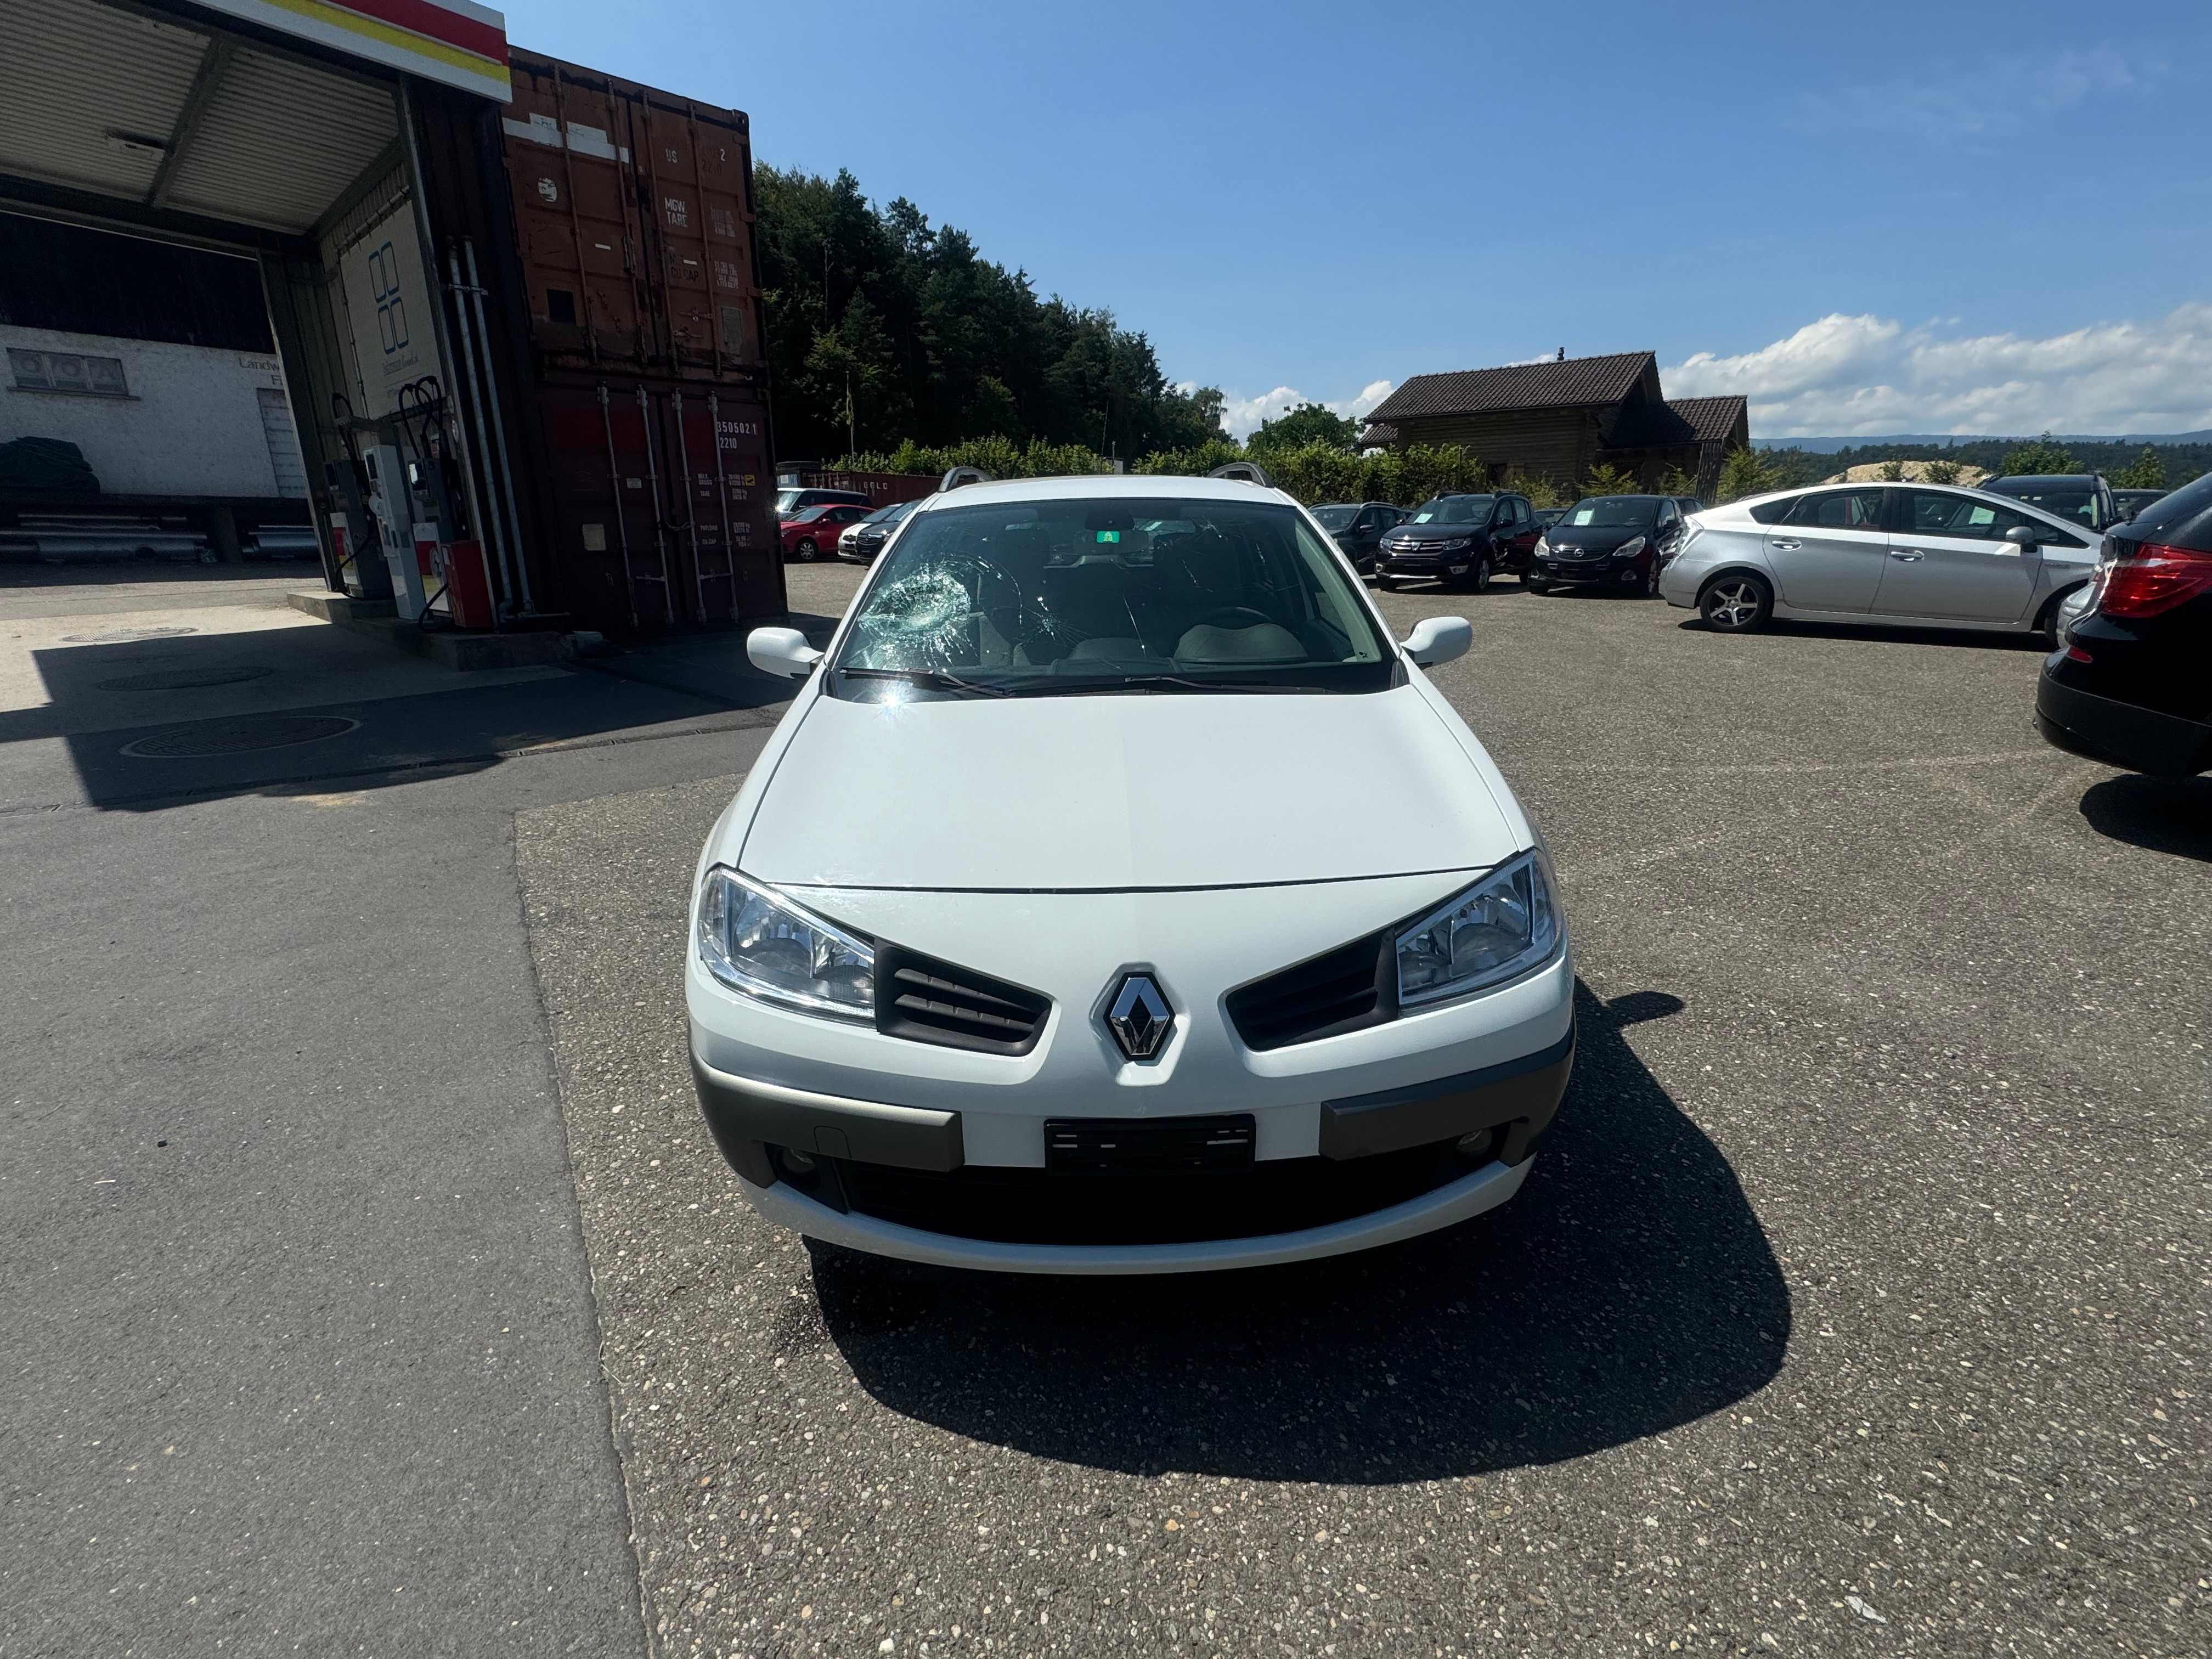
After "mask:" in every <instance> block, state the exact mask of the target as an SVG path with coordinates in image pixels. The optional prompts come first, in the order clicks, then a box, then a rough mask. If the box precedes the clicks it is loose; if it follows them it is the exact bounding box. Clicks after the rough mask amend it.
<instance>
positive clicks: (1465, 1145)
mask: <svg viewBox="0 0 2212 1659" xmlns="http://www.w3.org/2000/svg"><path fill="white" fill-rule="evenodd" d="M1498 1139H1499V1137H1498V1131H1497V1130H1495V1129H1477V1130H1476V1131H1475V1132H1474V1133H1473V1134H1468V1135H1462V1136H1461V1137H1460V1138H1459V1141H1458V1144H1457V1145H1456V1146H1454V1148H1453V1149H1452V1150H1453V1151H1455V1152H1457V1153H1458V1154H1459V1155H1460V1156H1461V1157H1462V1158H1465V1159H1466V1160H1467V1161H1468V1163H1469V1164H1487V1163H1489V1162H1490V1160H1491V1159H1492V1158H1496V1157H1497V1156H1498Z"/></svg>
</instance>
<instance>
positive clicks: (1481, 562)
mask: <svg viewBox="0 0 2212 1659" xmlns="http://www.w3.org/2000/svg"><path fill="white" fill-rule="evenodd" d="M1536 534H1537V532H1536V511H1535V509H1534V507H1530V506H1529V505H1528V497H1527V496H1525V495H1510V494H1504V495H1438V496H1437V497H1436V498H1435V499H1434V500H1433V501H1424V502H1422V503H1421V504H1420V506H1419V507H1415V508H1414V509H1413V517H1411V518H1410V519H1408V520H1406V522H1405V523H1403V524H1401V525H1400V526H1398V527H1397V528H1396V529H1395V530H1393V531H1391V532H1389V534H1388V535H1386V536H1384V537H1383V550H1382V556H1381V558H1380V559H1379V560H1378V561H1377V562H1376V567H1375V568H1376V586H1378V587H1380V588H1382V589H1383V591H1384V592H1389V590H1391V589H1392V588H1395V586H1397V585H1398V584H1399V582H1401V581H1402V580H1406V579H1407V578H1408V577H1413V578H1419V577H1426V578H1428V579H1429V580H1432V581H1438V582H1442V583H1443V585H1444V586H1447V587H1455V586H1462V585H1464V586H1468V587H1471V588H1473V589H1474V591H1475V592H1478V593H1480V592H1482V591H1483V589H1485V588H1486V587H1488V586H1490V579H1491V578H1492V576H1494V575H1496V574H1498V572H1500V571H1511V572H1514V573H1516V574H1518V573H1520V572H1522V571H1525V570H1527V569H1528V555H1529V553H1530V551H1531V550H1533V549H1534V547H1535V545H1536Z"/></svg>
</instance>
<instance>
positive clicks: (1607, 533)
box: [1544, 525, 1658, 553]
mask: <svg viewBox="0 0 2212 1659" xmlns="http://www.w3.org/2000/svg"><path fill="white" fill-rule="evenodd" d="M1656 534H1658V532H1656V530H1654V529H1652V528H1651V527H1650V526H1649V525H1605V526H1599V525H1582V526H1577V527H1575V528H1573V529H1569V528H1567V527H1566V526H1553V528H1551V529H1549V530H1547V531H1546V532H1544V539H1545V540H1546V541H1547V542H1549V543H1551V544H1552V545H1553V547H1574V548H1580V549H1582V550H1583V551H1585V552H1590V553H1610V552H1612V551H1613V549H1614V548H1616V547H1619V546H1620V544H1622V543H1623V542H1629V541H1633V540H1635V539H1636V538H1637V537H1638V536H1641V537H1643V538H1644V539H1645V540H1646V541H1649V540H1650V538H1652V537H1654V536H1656Z"/></svg>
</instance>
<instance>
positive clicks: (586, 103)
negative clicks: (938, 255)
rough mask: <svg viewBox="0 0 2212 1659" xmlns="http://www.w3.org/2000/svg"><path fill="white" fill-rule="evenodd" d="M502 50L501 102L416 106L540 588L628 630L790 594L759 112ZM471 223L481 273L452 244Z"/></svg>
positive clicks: (464, 240) (466, 246) (727, 613)
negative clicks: (479, 308) (505, 91)
mask: <svg viewBox="0 0 2212 1659" xmlns="http://www.w3.org/2000/svg"><path fill="white" fill-rule="evenodd" d="M508 61H509V69H510V71H511V75H512V78H513V92H514V95H513V101H512V102H511V103H510V104H508V105H507V106H506V107H505V108H504V109H500V110H496V111H493V112H483V113H478V112H465V111H463V110H462V109H461V108H460V107H459V106H458V105H452V104H447V105H442V106H441V105H440V104H439V103H437V102H436V101H435V100H424V102H423V103H422V104H421V105H420V106H418V109H419V111H420V115H419V119H420V120H421V122H422V131H421V135H420V154H421V155H422V161H423V166H424V179H425V186H426V189H427V191H428V202H429V210H430V211H429V216H430V219H431V222H432V223H433V225H434V227H435V228H437V231H438V235H437V240H438V241H439V242H440V244H441V253H440V256H439V257H440V258H441V275H448V276H451V273H452V272H453V271H454V270H460V272H461V275H459V276H452V281H453V285H454V288H455V289H456V297H458V293H459V291H462V290H463V288H464V278H465V279H466V291H468V292H470V293H472V294H474V293H478V292H480V294H481V297H482V299H483V301H484V302H485V304H486V305H487V306H488V307H489V313H490V314H489V316H488V317H487V319H485V321H484V323H483V334H484V339H483V350H484V353H485V356H486V358H487V360H488V370H487V378H488V380H489V381H491V382H492V383H493V384H494V385H495V386H496V387H497V391H498V395H499V401H500V402H501V404H502V406H503V407H504V408H505V409H506V410H507V411H508V413H507V428H508V429H507V440H506V445H505V451H506V453H507V454H508V455H509V456H510V457H511V458H512V459H513V483H514V494H515V505H514V509H513V516H514V518H515V519H516V520H518V524H517V528H516V538H517V539H518V541H519V542H520V544H521V545H522V551H523V556H524V557H525V560H526V564H527V567H528V568H529V570H530V571H531V572H532V574H533V576H534V577H535V578H536V580H535V581H534V583H533V587H534V589H535V594H534V597H535V599H536V601H537V606H538V610H539V611H541V612H543V613H545V615H546V619H547V623H548V625H560V626H566V627H569V628H580V629H599V630H601V631H605V632H609V633H616V634H638V633H655V632H663V631H667V630H669V629H684V628H697V627H726V626H729V625H731V624H732V623H736V622H738V621H740V620H742V619H748V618H751V617H762V616H769V615H775V614H779V613H781V611H784V610H785V609H786V608H787V607H786V600H785V596H784V587H783V564H782V560H781V548H780V545H779V544H778V542H777V539H776V536H775V520H774V513H773V507H774V503H775V476H774V473H773V471H772V470H771V465H770V459H769V432H768V398H767V380H766V375H767V365H766V362H765V359H764V357H763V350H762V310H761V292H760V280H759V270H758V265H757V260H756V258H755V254H754V244H753V222H754V215H753V202H752V148H751V142H750V137H749V135H748V131H747V121H746V118H745V116H744V113H743V112H740V111H737V110H732V109H723V108H719V107H716V106H711V105H706V104H701V103H697V102H696V101H694V100H689V99H685V98H681V97H678V96H677V95H675V94H671V93H665V92H661V91H658V90H656V89H654V88H650V87H645V86H640V85H638V84H637V83H635V82H629V81H623V80H621V79H619V78H617V77H616V76H609V75H604V74H601V73H600V72H599V71H598V70H590V69H586V68H582V67H580V66H579V65H577V64H567V63H562V62H560V61H558V60H556V59H554V58H544V57H541V56H538V55H537V54H534V53H531V52H520V51H517V52H510V54H509V60H508ZM479 244H480V245H481V246H482V247H483V258H482V260H481V262H480V264H479V265H478V266H477V270H476V273H475V275H473V276H470V275H469V274H468V272H467V271H466V270H465V269H464V268H463V266H455V265H453V264H450V263H449V262H450V261H452V260H453V258H454V257H455V255H456V254H457V253H458V254H459V256H460V258H461V259H462V261H463V265H464V266H465V263H466V261H467V259H468V258H471V257H472V255H473V251H474V248H475V247H476V246H477V245H479Z"/></svg>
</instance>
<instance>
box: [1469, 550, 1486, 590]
mask: <svg viewBox="0 0 2212 1659" xmlns="http://www.w3.org/2000/svg"><path fill="white" fill-rule="evenodd" d="M1490 574H1491V573H1490V555H1489V554H1487V553H1478V554H1476V555H1475V556H1474V569H1472V570H1470V571H1468V573H1467V585H1468V586H1469V587H1471V588H1473V589H1474V591H1475V592H1478V593H1487V592H1490Z"/></svg>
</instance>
